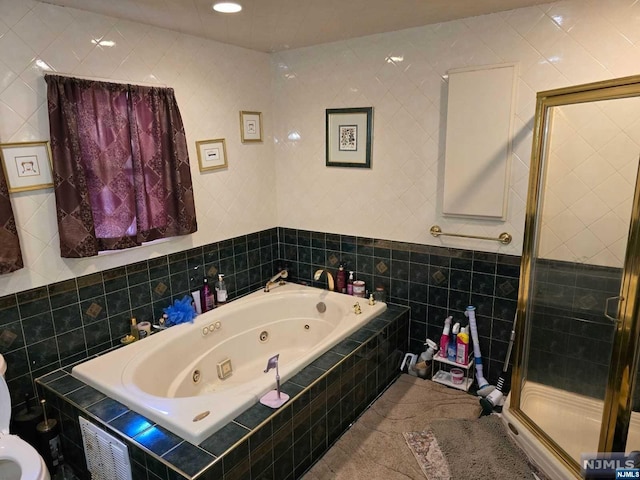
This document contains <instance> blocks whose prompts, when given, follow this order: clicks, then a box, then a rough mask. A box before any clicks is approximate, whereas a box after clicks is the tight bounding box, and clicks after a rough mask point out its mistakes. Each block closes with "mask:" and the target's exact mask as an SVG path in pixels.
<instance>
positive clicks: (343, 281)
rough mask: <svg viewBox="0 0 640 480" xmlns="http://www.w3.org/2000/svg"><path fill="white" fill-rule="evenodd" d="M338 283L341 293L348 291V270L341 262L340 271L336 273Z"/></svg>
mask: <svg viewBox="0 0 640 480" xmlns="http://www.w3.org/2000/svg"><path fill="white" fill-rule="evenodd" d="M336 284H337V287H338V291H339V292H340V293H347V272H346V271H345V269H344V265H342V264H340V266H339V267H338V273H337V274H336Z"/></svg>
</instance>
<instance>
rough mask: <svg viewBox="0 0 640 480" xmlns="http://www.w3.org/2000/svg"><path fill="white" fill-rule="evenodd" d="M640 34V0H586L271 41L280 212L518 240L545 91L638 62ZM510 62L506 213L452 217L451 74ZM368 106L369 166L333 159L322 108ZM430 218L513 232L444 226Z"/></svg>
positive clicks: (390, 231)
mask: <svg viewBox="0 0 640 480" xmlns="http://www.w3.org/2000/svg"><path fill="white" fill-rule="evenodd" d="M639 41H640V4H638V3H636V2H634V1H631V0H607V1H600V0H575V1H566V2H558V3H554V4H547V5H541V6H538V7H531V8H523V9H518V10H513V11H509V12H503V13H498V14H493V15H485V16H481V17H474V18H468V19H463V20H458V21H453V22H447V23H442V24H438V25H431V26H424V27H419V28H413V29H409V30H403V31H399V32H394V33H387V34H380V35H374V36H369V37H365V38H357V39H353V40H348V41H343V42H337V43H332V44H327V45H321V46H316V47H309V48H304V49H299V50H295V51H289V52H281V53H278V54H274V55H272V62H271V63H272V75H273V78H274V92H275V99H276V103H275V110H274V115H275V122H274V124H275V125H276V129H275V131H274V138H275V141H276V152H275V155H276V170H277V175H276V177H277V182H278V198H279V202H278V220H279V225H281V226H284V227H292V228H301V229H308V230H326V231H329V232H337V233H343V234H351V235H359V236H368V237H376V238H385V239H392V240H400V241H409V242H417V243H424V244H433V245H446V246H455V247H465V248H473V249H476V250H483V251H499V252H504V253H512V254H520V253H521V251H522V241H523V230H524V213H525V203H526V197H527V189H528V174H529V159H530V155H531V142H532V135H531V129H532V126H533V116H534V109H535V99H536V92H538V91H541V90H547V89H551V88H557V87H562V86H567V85H574V84H580V83H586V82H593V81H597V80H604V79H609V78H615V77H621V76H627V75H633V74H639V73H640V45H639V44H638V42H639ZM504 62H518V63H519V65H520V73H519V75H520V77H519V81H518V86H517V88H518V94H517V108H516V114H517V118H516V122H515V128H514V139H513V152H514V153H513V158H512V163H511V178H510V187H509V199H508V201H509V205H508V214H507V220H506V222H504V223H503V222H490V221H481V220H477V221H469V220H459V219H453V218H451V217H449V218H444V217H443V216H442V215H441V213H440V212H441V198H442V178H443V158H444V139H445V130H444V129H445V125H446V122H445V120H446V118H445V115H446V82H445V80H444V78H443V77H444V76H445V75H446V73H447V71H448V70H449V69H453V68H461V67H467V66H476V65H487V64H496V63H504ZM364 106H373V107H374V120H373V123H374V134H373V137H374V144H373V159H372V169H371V170H361V169H348V168H347V169H344V168H327V167H325V148H324V134H325V127H324V121H325V109H326V108H341V107H364ZM490 122H491V118H487V123H490ZM291 134H295V135H292V136H291V138H293V139H290V138H289V136H290V135H291ZM297 137H299V139H296V138H297ZM472 160H473V159H470V161H472ZM291 199H296V201H295V202H292V201H291ZM433 224H438V225H440V226H441V227H442V229H443V231H445V232H460V233H467V234H473V235H490V236H497V235H498V234H499V233H500V232H503V231H506V232H509V233H511V234H512V235H513V238H514V240H513V243H512V244H511V245H509V246H501V245H500V244H498V243H497V242H489V241H484V240H479V241H478V240H457V239H453V238H446V239H445V238H443V237H441V238H440V239H435V238H433V237H432V236H431V235H430V234H429V228H430V227H431V225H433ZM582 230H583V229H579V230H577V231H576V232H575V233H574V235H573V236H576V238H574V239H573V243H574V244H575V243H579V242H580V241H581V237H580V236H579V235H580V233H581V232H582ZM573 236H572V237H573ZM567 240H570V239H567ZM566 259H567V260H572V259H573V258H566Z"/></svg>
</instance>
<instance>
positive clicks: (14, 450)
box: [0, 355, 51, 480]
mask: <svg viewBox="0 0 640 480" xmlns="http://www.w3.org/2000/svg"><path fill="white" fill-rule="evenodd" d="M6 369H7V366H6V363H5V361H4V359H3V358H2V355H0V479H2V480H50V479H51V477H50V476H49V471H48V470H47V466H46V465H45V463H44V460H43V459H42V457H41V456H40V455H39V454H38V452H37V451H36V449H35V448H33V447H32V446H31V445H29V444H28V443H27V442H25V441H24V440H22V439H21V438H20V437H18V436H17V435H10V434H9V420H10V419H11V397H10V396H9V389H8V388H7V382H6V381H5V380H4V372H5V370H6Z"/></svg>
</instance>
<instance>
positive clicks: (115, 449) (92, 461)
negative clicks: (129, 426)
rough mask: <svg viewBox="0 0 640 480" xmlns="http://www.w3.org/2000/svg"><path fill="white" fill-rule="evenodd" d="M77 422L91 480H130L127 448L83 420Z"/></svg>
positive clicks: (80, 418)
mask: <svg viewBox="0 0 640 480" xmlns="http://www.w3.org/2000/svg"><path fill="white" fill-rule="evenodd" d="M78 420H80V431H81V432H82V443H83V445H84V455H85V457H86V459H87V469H88V470H89V473H91V479H92V480H132V478H131V463H129V450H128V449H127V446H126V445H125V444H124V443H122V442H121V441H120V440H118V439H117V438H115V437H113V436H112V435H110V434H108V433H107V432H105V431H103V430H101V429H99V428H98V427H96V426H95V425H94V424H92V423H89V422H88V421H86V420H85V419H84V418H82V417H78Z"/></svg>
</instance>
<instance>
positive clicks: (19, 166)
mask: <svg viewBox="0 0 640 480" xmlns="http://www.w3.org/2000/svg"><path fill="white" fill-rule="evenodd" d="M0 156H1V157H2V168H3V170H4V176H5V178H6V179H7V188H8V189H9V193H16V192H26V191H28V190H39V189H41V188H51V187H53V173H52V167H51V147H50V145H49V142H24V143H3V144H0Z"/></svg>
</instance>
